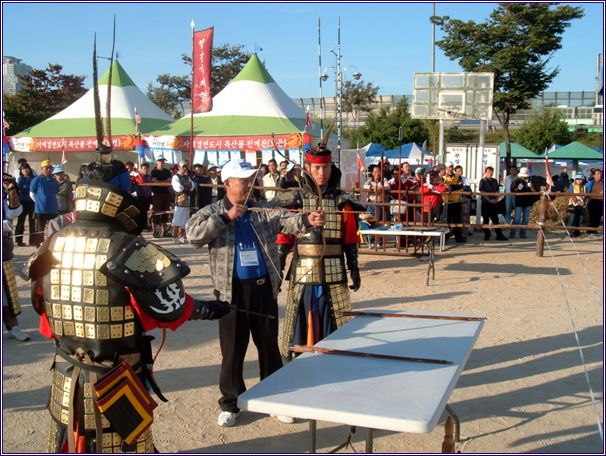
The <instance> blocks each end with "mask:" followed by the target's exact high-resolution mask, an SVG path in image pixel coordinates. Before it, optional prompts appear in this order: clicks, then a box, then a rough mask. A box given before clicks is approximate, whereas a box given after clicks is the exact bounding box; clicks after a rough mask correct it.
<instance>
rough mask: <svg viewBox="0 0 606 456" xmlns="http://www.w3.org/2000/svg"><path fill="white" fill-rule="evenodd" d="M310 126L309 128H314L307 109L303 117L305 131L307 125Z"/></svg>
mask: <svg viewBox="0 0 606 456" xmlns="http://www.w3.org/2000/svg"><path fill="white" fill-rule="evenodd" d="M309 126H311V128H312V129H313V130H315V129H316V126H315V125H314V123H313V121H312V120H311V116H310V115H309V111H308V112H307V114H306V117H305V133H307V127H309Z"/></svg>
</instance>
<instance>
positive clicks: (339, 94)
mask: <svg viewBox="0 0 606 456" xmlns="http://www.w3.org/2000/svg"><path fill="white" fill-rule="evenodd" d="M338 32H339V33H338V42H337V52H335V51H334V49H330V52H332V53H333V54H334V55H335V66H334V67H332V66H330V67H327V68H325V69H324V71H323V73H322V75H321V76H320V79H321V80H322V81H326V80H328V74H327V73H326V71H327V70H329V69H330V68H334V70H335V98H336V99H337V118H338V137H337V149H338V151H339V157H340V156H341V138H342V136H343V78H344V77H345V72H346V71H347V69H348V68H354V69H355V70H356V72H355V73H354V74H353V78H354V79H355V80H356V81H357V80H359V79H360V78H361V77H362V74H361V73H360V72H359V71H358V69H357V68H356V67H355V66H354V65H348V66H346V67H345V68H344V69H343V71H341V57H343V56H342V55H341V18H339V27H338ZM320 87H321V86H320Z"/></svg>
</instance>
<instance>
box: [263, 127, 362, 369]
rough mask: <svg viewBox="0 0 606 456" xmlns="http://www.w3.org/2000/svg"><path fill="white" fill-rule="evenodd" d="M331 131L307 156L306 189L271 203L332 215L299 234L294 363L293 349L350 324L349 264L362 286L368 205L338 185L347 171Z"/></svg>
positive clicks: (292, 301) (291, 327) (292, 303)
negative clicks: (331, 144)
mask: <svg viewBox="0 0 606 456" xmlns="http://www.w3.org/2000/svg"><path fill="white" fill-rule="evenodd" d="M329 134H330V129H329V130H328V132H327V134H326V135H325V136H324V138H323V139H322V141H321V142H320V145H319V146H318V147H316V148H312V149H310V150H308V151H307V152H306V153H305V163H304V168H305V170H306V171H307V172H306V173H305V175H304V177H303V186H302V188H301V189H297V190H293V191H291V192H284V193H281V194H280V195H278V196H277V197H276V198H275V199H274V200H272V202H271V204H272V205H274V206H279V207H287V208H293V207H294V208H297V209H302V210H304V211H311V210H319V211H326V223H325V225H324V229H323V230H322V229H319V228H316V229H314V230H313V231H312V232H310V233H307V234H304V235H299V236H298V237H297V239H296V240H295V246H294V257H293V260H292V263H291V266H290V272H289V280H290V285H289V289H288V296H287V303H286V316H285V319H284V337H283V339H282V353H283V355H284V356H286V357H287V358H289V359H290V357H291V352H290V351H289V348H290V347H291V346H293V345H308V346H312V345H314V344H316V343H317V342H319V341H320V340H322V339H323V338H324V337H326V336H327V335H329V334H330V333H332V332H334V331H335V330H336V329H337V328H339V327H341V326H342V325H343V324H345V323H347V321H348V318H349V317H347V316H344V315H341V312H342V311H347V310H351V300H350V296H349V289H348V287H347V275H346V269H345V264H346V262H347V268H348V269H349V271H350V273H351V279H352V281H353V285H352V286H350V287H349V288H351V289H352V290H353V291H357V290H358V289H359V288H360V271H359V268H358V243H359V242H360V236H359V234H358V217H357V215H356V214H355V213H354V212H352V211H364V210H365V209H364V207H363V206H362V205H361V204H360V203H359V202H358V201H356V200H354V199H353V198H351V197H350V196H349V195H347V194H346V193H344V192H343V191H341V190H340V189H339V188H338V186H339V183H340V180H341V171H339V169H338V168H337V167H336V166H335V165H333V164H332V162H331V161H332V160H331V157H332V153H331V151H330V150H328V149H326V141H327V139H328V135H329Z"/></svg>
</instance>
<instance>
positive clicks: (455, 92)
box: [411, 73, 494, 120]
mask: <svg viewBox="0 0 606 456" xmlns="http://www.w3.org/2000/svg"><path fill="white" fill-rule="evenodd" d="M493 90H494V74H493V73H415V75H414V91H413V99H412V111H411V116H412V117H413V118H416V119H479V120H492V97H493Z"/></svg>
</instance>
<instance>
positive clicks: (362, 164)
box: [357, 149, 364, 171]
mask: <svg viewBox="0 0 606 456" xmlns="http://www.w3.org/2000/svg"><path fill="white" fill-rule="evenodd" d="M357 154H358V171H363V170H364V163H363V162H362V159H361V158H360V149H358V150H357Z"/></svg>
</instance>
